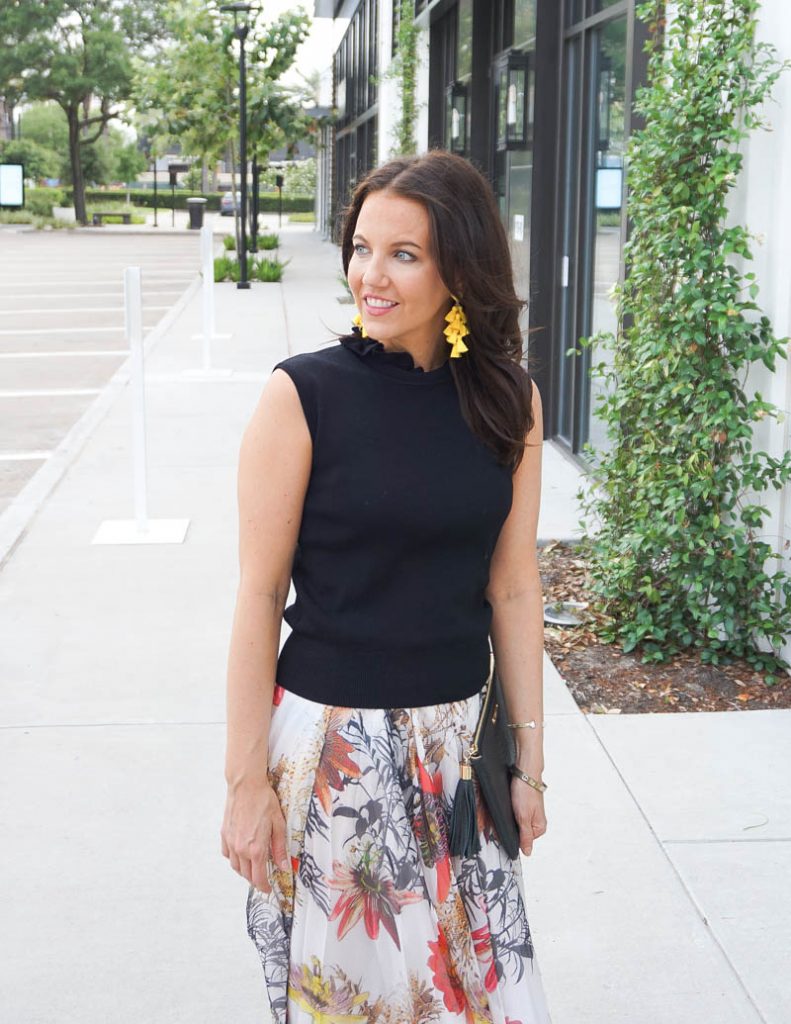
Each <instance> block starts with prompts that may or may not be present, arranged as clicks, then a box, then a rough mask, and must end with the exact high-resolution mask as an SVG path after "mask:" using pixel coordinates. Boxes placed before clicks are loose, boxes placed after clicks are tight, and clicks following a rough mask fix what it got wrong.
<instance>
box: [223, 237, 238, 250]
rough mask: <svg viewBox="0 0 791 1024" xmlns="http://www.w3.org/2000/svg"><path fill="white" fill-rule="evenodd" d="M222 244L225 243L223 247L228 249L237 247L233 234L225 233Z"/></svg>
mask: <svg viewBox="0 0 791 1024" xmlns="http://www.w3.org/2000/svg"><path fill="white" fill-rule="evenodd" d="M222 244H223V248H224V249H226V250H228V249H235V248H236V239H235V238H234V237H233V235H224V236H223V240H222Z"/></svg>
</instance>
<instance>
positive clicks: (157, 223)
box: [154, 157, 159, 228]
mask: <svg viewBox="0 0 791 1024" xmlns="http://www.w3.org/2000/svg"><path fill="white" fill-rule="evenodd" d="M158 212H159V201H158V199H157V158H156V157H154V227H155V228H158V227H159V222H158V221H157V213H158Z"/></svg>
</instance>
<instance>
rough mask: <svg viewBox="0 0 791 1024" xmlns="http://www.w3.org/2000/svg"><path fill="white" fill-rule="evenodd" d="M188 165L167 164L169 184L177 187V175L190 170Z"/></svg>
mask: <svg viewBox="0 0 791 1024" xmlns="http://www.w3.org/2000/svg"><path fill="white" fill-rule="evenodd" d="M190 166H191V165H190V164H168V173H169V174H170V184H171V185H178V175H179V174H181V173H183V172H184V171H188V170H189V169H190Z"/></svg>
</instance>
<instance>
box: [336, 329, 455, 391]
mask: <svg viewBox="0 0 791 1024" xmlns="http://www.w3.org/2000/svg"><path fill="white" fill-rule="evenodd" d="M340 342H341V344H342V345H343V347H344V348H347V349H349V351H351V352H354V353H355V355H357V356H359V357H360V358H361V359H363V360H364V361H365V363H366V365H367V366H370V367H371V369H374V370H380V371H382V372H384V373H388V374H389V375H390V376H398V377H402V378H403V379H407V380H409V381H410V382H411V383H415V384H422V383H424V382H425V383H430V382H433V381H435V380H444V379H446V378H450V376H451V372H450V359H446V360H445V362H444V363H443V364H442V365H441V366H438V367H437V368H436V369H435V370H424V369H423V367H422V366H416V365H415V361H414V359H413V358H412V356H411V355H410V353H409V352H393V351H390V350H389V349H386V348H385V347H384V345H383V344H382V342H381V341H377V340H376V338H372V337H370V335H369V336H368V337H366V338H363V336H362V335H361V334H358V333H356V332H355V333H354V334H348V335H346V336H345V337H342V338H341V339H340Z"/></svg>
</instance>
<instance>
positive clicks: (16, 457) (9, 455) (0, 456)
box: [0, 451, 53, 462]
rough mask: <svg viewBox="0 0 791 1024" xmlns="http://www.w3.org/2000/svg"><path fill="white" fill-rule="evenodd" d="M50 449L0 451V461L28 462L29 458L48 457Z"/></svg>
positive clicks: (50, 453)
mask: <svg viewBox="0 0 791 1024" xmlns="http://www.w3.org/2000/svg"><path fill="white" fill-rule="evenodd" d="M52 454H53V452H52V451H48V452H47V451H32V452H0V462H28V461H30V460H31V459H48V458H49V457H50V455H52Z"/></svg>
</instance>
